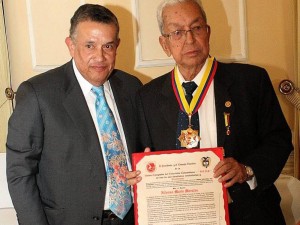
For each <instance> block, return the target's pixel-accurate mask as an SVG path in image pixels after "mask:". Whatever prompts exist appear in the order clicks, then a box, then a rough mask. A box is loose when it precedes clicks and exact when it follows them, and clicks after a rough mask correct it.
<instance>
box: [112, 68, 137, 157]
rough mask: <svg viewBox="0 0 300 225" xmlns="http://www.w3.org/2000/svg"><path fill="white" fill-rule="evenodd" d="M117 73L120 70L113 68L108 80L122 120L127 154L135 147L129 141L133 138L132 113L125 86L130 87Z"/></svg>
mask: <svg viewBox="0 0 300 225" xmlns="http://www.w3.org/2000/svg"><path fill="white" fill-rule="evenodd" d="M118 73H121V71H119V70H114V71H113V72H112V74H111V75H110V78H109V82H110V86H111V89H112V91H113V95H114V99H115V101H116V104H117V107H118V113H119V115H120V119H121V122H122V127H123V131H124V134H125V139H126V143H127V149H128V151H129V154H131V153H132V150H133V149H135V145H134V143H132V141H130V140H135V133H134V132H133V131H134V129H135V127H134V124H133V121H132V119H131V115H133V112H132V110H133V105H132V102H131V99H130V96H129V93H128V92H127V88H130V87H127V86H125V85H124V82H123V80H122V79H120V77H119V76H118ZM126 85H129V83H126Z"/></svg>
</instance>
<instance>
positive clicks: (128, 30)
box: [105, 5, 152, 83]
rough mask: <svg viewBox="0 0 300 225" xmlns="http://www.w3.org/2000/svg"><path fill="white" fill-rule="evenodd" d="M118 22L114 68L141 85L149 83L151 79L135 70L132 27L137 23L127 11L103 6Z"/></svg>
mask: <svg viewBox="0 0 300 225" xmlns="http://www.w3.org/2000/svg"><path fill="white" fill-rule="evenodd" d="M105 7H107V8H109V9H110V10H111V11H112V12H113V13H114V14H115V15H116V16H117V17H118V20H119V25H120V39H121V43H120V46H119V48H118V52H117V61H116V68H117V69H121V70H124V71H126V72H128V73H130V74H132V75H134V76H136V77H138V78H139V79H140V80H141V81H142V82H143V83H147V82H149V81H150V80H151V79H152V78H151V77H149V76H147V75H145V74H142V73H140V72H139V71H137V70H135V51H136V43H135V42H136V40H135V37H134V26H135V25H136V24H137V21H136V20H135V19H133V18H134V17H133V15H132V13H131V12H130V11H128V10H127V9H125V8H123V7H120V6H116V5H105Z"/></svg>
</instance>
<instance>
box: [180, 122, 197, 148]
mask: <svg viewBox="0 0 300 225" xmlns="http://www.w3.org/2000/svg"><path fill="white" fill-rule="evenodd" d="M200 139H201V138H200V136H199V135H198V130H193V129H192V128H190V127H189V128H188V129H186V130H182V131H181V134H180V136H179V138H178V140H179V141H180V144H181V147H184V148H195V147H197V146H198V143H199V141H200Z"/></svg>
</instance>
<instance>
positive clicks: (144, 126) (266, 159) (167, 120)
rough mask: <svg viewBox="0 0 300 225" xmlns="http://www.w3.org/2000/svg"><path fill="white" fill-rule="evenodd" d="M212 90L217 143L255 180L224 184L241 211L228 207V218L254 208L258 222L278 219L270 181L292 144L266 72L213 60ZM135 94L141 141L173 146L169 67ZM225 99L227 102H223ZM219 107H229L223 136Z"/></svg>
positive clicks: (175, 106) (175, 110)
mask: <svg viewBox="0 0 300 225" xmlns="http://www.w3.org/2000/svg"><path fill="white" fill-rule="evenodd" d="M214 90H215V106H216V119H217V139H218V140H217V142H218V146H222V147H224V149H225V154H226V157H234V158H235V159H236V160H238V161H239V162H241V163H243V164H245V165H249V166H251V167H252V168H253V170H254V172H255V176H256V178H257V182H258V186H257V188H256V189H255V191H250V189H249V186H248V185H247V183H244V184H243V185H240V184H236V185H234V187H232V188H229V191H230V194H231V196H232V198H233V201H234V204H233V205H238V208H239V210H237V211H239V212H241V213H240V214H241V215H233V214H236V213H231V215H230V216H231V217H232V222H233V218H234V217H239V218H238V219H237V221H239V222H240V221H242V222H240V223H239V224H243V225H245V224H248V222H246V221H243V218H246V217H247V215H255V214H256V216H258V215H261V216H262V217H264V220H263V221H264V223H263V224H277V223H276V222H278V221H281V220H279V218H281V219H282V217H280V216H278V214H280V208H279V202H280V196H279V194H278V192H277V190H276V188H275V186H274V185H273V183H274V181H275V180H276V179H277V178H278V176H279V174H280V172H281V170H282V168H283V167H284V165H285V162H286V160H287V158H288V156H289V154H290V152H291V150H292V149H293V146H292V144H291V131H290V129H289V127H288V125H287V123H286V121H285V118H284V116H283V114H282V111H281V109H280V106H279V103H278V100H277V98H276V95H275V92H274V90H273V87H272V84H271V81H270V79H269V77H268V74H267V72H266V71H265V70H264V69H262V68H259V67H255V66H250V65H244V64H223V63H219V65H218V69H217V73H216V75H215V78H214ZM137 99H138V105H139V115H140V132H141V138H142V142H143V145H144V146H150V147H152V149H153V150H165V149H175V148H176V147H175V144H176V138H177V137H176V129H177V119H178V118H177V116H178V110H179V106H178V103H177V100H176V98H175V95H174V92H173V90H172V86H171V73H168V74H165V75H163V76H161V77H159V78H157V79H155V80H153V81H151V82H150V83H148V84H147V85H145V86H144V87H143V88H142V89H141V90H140V91H139V92H138V98H137ZM227 101H230V102H231V107H226V106H225V102H227ZM224 112H228V113H230V121H231V127H230V130H231V134H230V135H229V136H227V135H226V129H225V122H224ZM200 124H201V121H200ZM231 208H232V207H231ZM278 211H279V213H277V212H278ZM274 213H275V214H274ZM280 215H281V214H280ZM256 218H257V217H256ZM260 218H261V217H260ZM268 219H269V220H268ZM276 219H277V220H276ZM247 221H250V220H248V219H247ZM268 221H270V223H268ZM271 221H272V222H271ZM273 221H276V222H274V223H273ZM252 222H253V221H252ZM249 224H252V225H254V224H259V223H257V222H254V223H251V221H250V223H249ZM278 224H282V223H278Z"/></svg>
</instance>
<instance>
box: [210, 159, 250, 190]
mask: <svg viewBox="0 0 300 225" xmlns="http://www.w3.org/2000/svg"><path fill="white" fill-rule="evenodd" d="M214 177H215V178H219V179H218V181H219V182H225V184H224V187H226V188H228V187H231V186H232V185H234V184H235V183H243V182H245V181H246V178H247V175H246V172H245V169H244V166H243V165H242V164H240V163H239V162H238V161H236V160H235V159H234V158H226V159H224V160H222V161H220V162H219V163H218V164H217V165H216V167H215V168H214Z"/></svg>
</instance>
